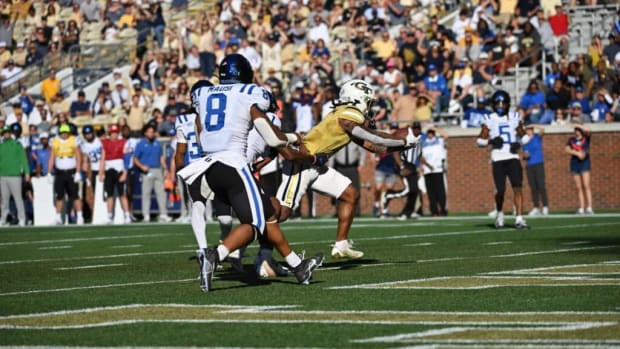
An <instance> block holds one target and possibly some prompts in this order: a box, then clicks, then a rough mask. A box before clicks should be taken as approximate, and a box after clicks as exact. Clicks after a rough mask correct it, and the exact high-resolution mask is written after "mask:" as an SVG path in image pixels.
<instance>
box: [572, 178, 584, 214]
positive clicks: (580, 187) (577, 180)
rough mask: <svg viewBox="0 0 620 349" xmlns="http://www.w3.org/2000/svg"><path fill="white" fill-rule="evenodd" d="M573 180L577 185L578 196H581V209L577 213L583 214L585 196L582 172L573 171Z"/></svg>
mask: <svg viewBox="0 0 620 349" xmlns="http://www.w3.org/2000/svg"><path fill="white" fill-rule="evenodd" d="M573 181H574V182H575V186H576V187H577V197H578V198H579V210H578V211H577V213H579V214H583V213H584V212H585V199H584V196H583V184H582V181H581V174H579V173H573Z"/></svg>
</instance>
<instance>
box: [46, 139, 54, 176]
mask: <svg viewBox="0 0 620 349" xmlns="http://www.w3.org/2000/svg"><path fill="white" fill-rule="evenodd" d="M55 160H56V153H55V152H54V146H53V144H52V146H51V147H50V158H49V160H48V161H47V174H48V175H51V174H52V172H53V171H54V161H55Z"/></svg>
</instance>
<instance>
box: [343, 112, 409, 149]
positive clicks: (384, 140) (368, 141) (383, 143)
mask: <svg viewBox="0 0 620 349" xmlns="http://www.w3.org/2000/svg"><path fill="white" fill-rule="evenodd" d="M338 123H339V124H340V127H342V129H343V130H345V132H347V133H348V134H349V136H351V138H352V139H353V141H354V142H355V143H357V144H359V145H361V146H362V147H363V148H364V149H366V150H368V151H370V152H373V153H385V152H391V151H399V150H403V149H407V148H411V147H414V146H415V145H416V144H417V141H418V139H419V138H417V137H415V136H413V134H411V135H409V134H407V135H401V134H389V133H383V132H377V131H376V130H372V129H370V128H368V127H365V126H363V125H359V124H357V123H355V122H353V121H351V120H346V119H339V120H338Z"/></svg>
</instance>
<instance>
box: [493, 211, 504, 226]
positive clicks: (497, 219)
mask: <svg viewBox="0 0 620 349" xmlns="http://www.w3.org/2000/svg"><path fill="white" fill-rule="evenodd" d="M503 227H504V212H498V213H497V216H495V229H501V228H503Z"/></svg>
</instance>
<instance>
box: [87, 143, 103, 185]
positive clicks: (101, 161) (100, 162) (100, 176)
mask: <svg viewBox="0 0 620 349" xmlns="http://www.w3.org/2000/svg"><path fill="white" fill-rule="evenodd" d="M105 157H106V154H105V147H101V159H100V160H99V173H97V177H99V182H103V175H104V173H105ZM89 178H90V177H89Z"/></svg>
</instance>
